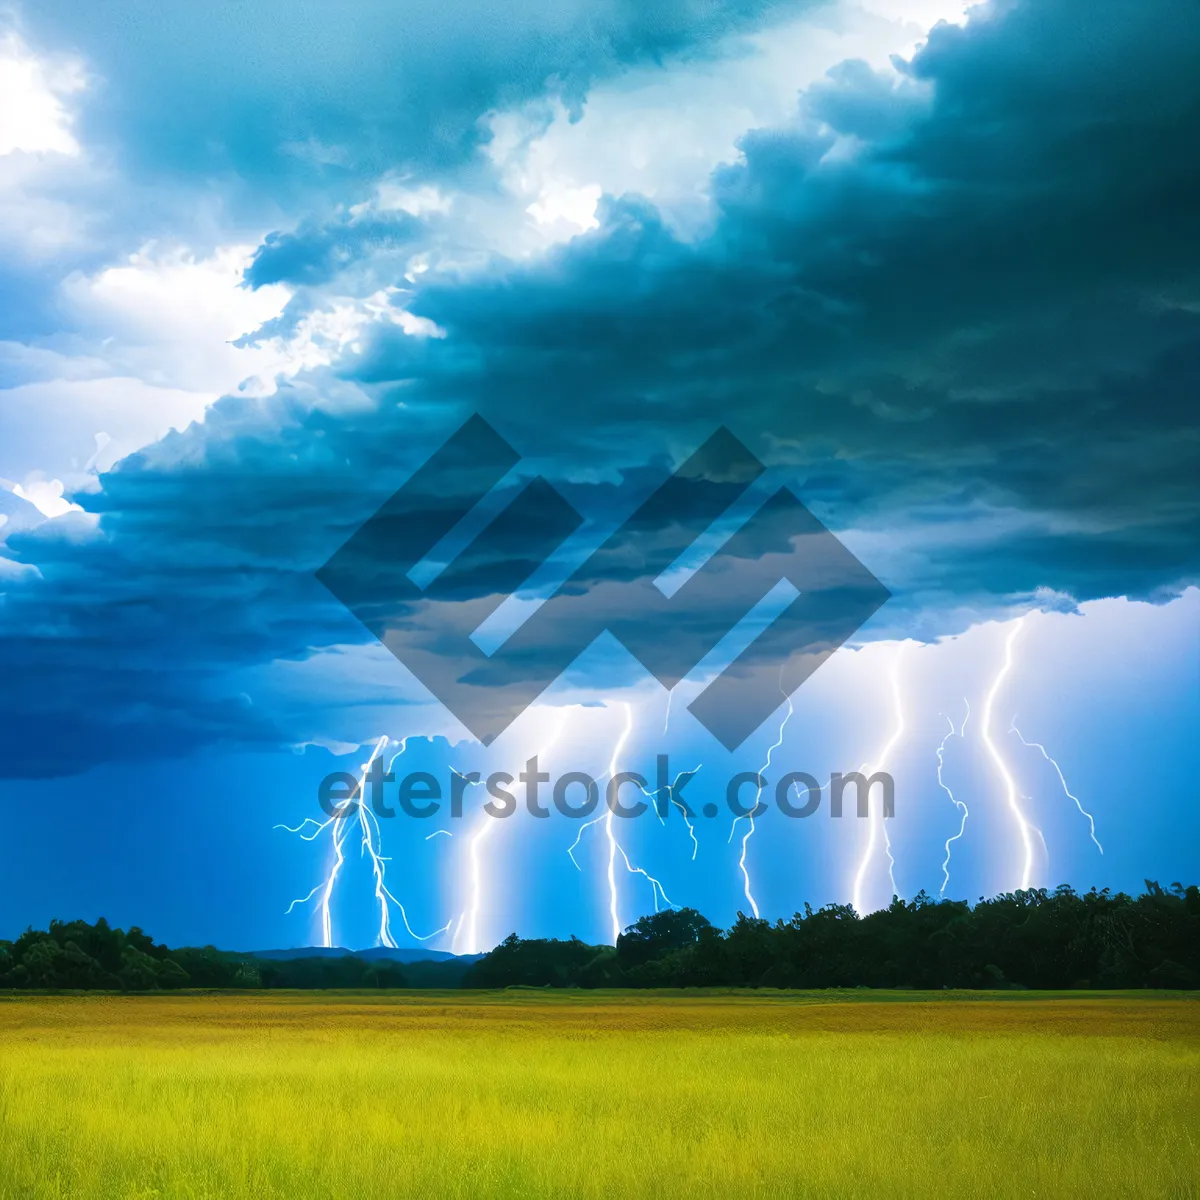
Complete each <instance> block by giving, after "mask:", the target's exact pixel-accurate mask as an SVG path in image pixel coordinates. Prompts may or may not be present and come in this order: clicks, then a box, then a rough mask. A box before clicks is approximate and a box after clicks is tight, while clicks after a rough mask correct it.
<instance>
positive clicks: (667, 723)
mask: <svg viewBox="0 0 1200 1200" xmlns="http://www.w3.org/2000/svg"><path fill="white" fill-rule="evenodd" d="M674 695H675V689H674V688H672V689H671V690H670V691H669V692H667V712H666V716H665V717H664V718H663V737H664V738H665V737H666V736H667V734H668V732H669V731H670V729H671V700H672V697H673V696H674ZM703 766H704V764H703V763H697V764H696V766H695V767H694V768H693V769H692V770H690V771H680V772H679V773H678V774H677V775H676V776H675V778H674V779H672V780H671V782H670V784H669V785H668V787H667V799H668V800H669V801H670V803H672V804H673V805H675V807H676V808H677V809H679V815H680V816H681V817H682V818H683V823H684V825H685V826H686V827H687V831H688V837H689V838H691V840H692V862H695V861H696V855H697V854H698V853H699V852H700V843H699V841H698V840H697V839H696V827H695V825H693V824H692V822H691V821H690V820H689V819H688V810H687V805H686V804H684V803H683V801H682V800H679V799H678V798H677V797H676V795H675V788H676V785H677V784H678V783H679V781H680V780H681V779H682V778H683V777H684V776H685V775H695V774H697V773H698V772H699V770H700V768H701V767H703ZM642 794H643V795H644V796H647V797H649V798H650V799H652V800H653V799H656V798H657V791H655V792H654V793H653V794H652V793H650V792H647V791H646V789H645V788H642ZM654 813H655V815H656V816H657V817H658V823H659V824H660V825H665V824H666V823H667V817H666V814H665V813H663V812H661V811H659V806H658V805H657V804H656V805H655V806H654ZM572 857H574V856H572Z"/></svg>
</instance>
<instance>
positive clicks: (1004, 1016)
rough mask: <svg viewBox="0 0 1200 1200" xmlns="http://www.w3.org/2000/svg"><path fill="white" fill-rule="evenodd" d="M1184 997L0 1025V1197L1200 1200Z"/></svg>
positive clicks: (301, 1003) (662, 1003)
mask: <svg viewBox="0 0 1200 1200" xmlns="http://www.w3.org/2000/svg"><path fill="white" fill-rule="evenodd" d="M1198 1127H1200V1001H1197V999H1196V998H1194V997H1190V998H1189V997H1182V996H1180V995H1179V994H1178V993H1176V994H1174V995H1167V994H1148V993H1138V994H1130V993H1123V994H1114V995H1109V996H1103V995H1091V994H1084V995H1081V994H1080V993H1069V994H1064V995H1061V996H1051V995H1047V994H1045V993H1040V994H1039V993H1007V994H1000V995H997V994H996V993H986V994H984V993H969V992H953V993H938V994H931V993H890V994H889V993H879V992H861V991H860V992H851V993H839V992H819V993H771V992H766V991H761V992H749V993H733V992H731V993H697V992H681V993H662V992H659V993H646V992H621V993H597V992H587V991H573V992H567V993H553V994H551V993H545V992H542V991H521V990H510V991H506V992H501V993H461V992H460V993H444V994H431V993H428V992H390V993H389V992H372V993H366V992H359V993H300V992H293V993H279V992H271V993H241V994H236V995H230V994H213V993H201V994H154V995H97V994H94V993H93V994H81V995H59V996H31V995H24V996H3V997H0V1195H3V1196H6V1197H8V1196H22V1197H24V1196H29V1197H50V1196H54V1197H58V1196H72V1197H101V1196H103V1197H139V1198H148V1197H160V1196H161V1197H256V1198H257V1197H268V1196H278V1197H287V1198H289V1200H295V1198H298V1197H306V1196H353V1197H375V1196H378V1197H396V1196H464V1197H486V1196H557V1195H574V1196H609V1195H620V1194H624V1195H631V1196H638V1195H654V1196H713V1197H730V1196H739V1197H740V1196H781V1195H804V1196H814V1197H835V1196H836V1197H843V1196H874V1195H888V1196H893V1197H895V1196H901V1197H903V1196H942V1195H946V1196H956V1197H969V1196H988V1197H992V1196H998V1197H1006V1196H1013V1197H1016V1196H1022V1197H1024V1196H1045V1197H1056V1196H1090V1197H1095V1196H1135V1197H1136V1196H1147V1197H1149V1196H1154V1197H1164V1196H1178V1197H1190V1196H1196V1195H1197V1194H1200V1128H1198Z"/></svg>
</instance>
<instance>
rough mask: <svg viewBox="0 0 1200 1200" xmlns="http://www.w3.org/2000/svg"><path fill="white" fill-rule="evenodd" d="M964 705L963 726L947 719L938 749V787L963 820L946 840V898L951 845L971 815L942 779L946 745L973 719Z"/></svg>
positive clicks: (965, 700) (944, 880)
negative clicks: (954, 832)
mask: <svg viewBox="0 0 1200 1200" xmlns="http://www.w3.org/2000/svg"><path fill="white" fill-rule="evenodd" d="M963 703H964V704H965V705H966V706H967V712H966V716H964V717H963V719H962V724H961V725H960V726H959V727H958V730H957V731H955V728H954V722H953V721H951V720H950V718H949V717H947V718H946V724H947V725H948V726H949V729H947V730H946V736H945V737H944V738H942V742H941V745H940V746H938V748H937V762H938V765H937V781H938V786H939V787H940V788H941V789H942V791H943V792H945V793H946V795H947V796H949V797H950V803H951V804H953V805H954V806H955V808H957V809H958V811H959V813H960V814H961V815H962V820H961V821H960V822H959V825H958V832H957V833H956V834H954V835H953V836H952V837H948V838H947V839H946V858H945V860H944V861H943V862H942V886H941V887H940V888H939V889H938V895H939V896H944V895H945V894H946V888H948V887H949V886H950V844H951V842H957V841H958V839H959V838H960V837H962V835H963V834H964V833H965V832H966V828H967V818H968V817H969V816H970V815H971V814H970V812H968V811H967V806H966V804H964V803H963V801H961V800H959V799H958V798H957V797H956V796H955V795H954V793H953V792H952V791H951V790H950V789H949V788H948V787H947V786H946V781H945V780H944V779H943V778H942V767H943V765H944V764H943V762H942V755H943V754H945V752H946V743H947V742H948V741H949V740H950V739H951V738H952V737H956V738H961V737H962V736H963V734H964V733H965V732H966V728H967V722H968V721H969V720H970V719H971V702H970V701H969V700H968V699H967V698H966V697H965V696H964V697H963Z"/></svg>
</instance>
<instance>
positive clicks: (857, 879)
mask: <svg viewBox="0 0 1200 1200" xmlns="http://www.w3.org/2000/svg"><path fill="white" fill-rule="evenodd" d="M906 644H907V643H905V642H901V643H900V645H899V646H897V647H896V654H895V657H894V658H893V659H892V667H891V671H890V672H889V675H890V679H891V688H892V712H893V714H894V718H895V725H894V726H893V728H892V733H891V736H890V737H889V738H888V740H887V743H886V744H885V745H884V747H883V749H882V750H880V752H879V754H878V756H877V758H876V761H875V762H874V763H873V764H872V765H871V766H870V767H869V768H868V766H867V764H865V763H864V764H863V766H862V768H861V770H862V772H863V773H864V774H866V775H868V776H870V775H873V774H875V772H876V771H881V770H883V768H884V767H885V766H887V762H888V759H889V758H890V757H891V756H892V753H893V751H894V750H895V749H896V746H897V745H898V744H899V742H900V739H901V738H902V737H903V736H904V729H905V719H904V701H903V699H902V697H901V694H900V660H901V657H902V656H903V654H904V647H905V645H906ZM869 804H870V798H869V797H868V805H869ZM867 817H868V821H869V823H870V825H869V832H868V836H867V845H866V849H865V850H864V851H863V856H862V858H861V859H860V860H859V863H858V871H857V872H856V873H855V876H854V893H853V901H852V903H853V904H854V911H855V912H857V913H858V915H859V916H862V915H863V914H864V911H865V910H864V907H863V903H864V902H863V885H864V883H865V882H866V878H867V870H868V868H869V867H870V865H871V860H872V859H873V858H874V857H875V846H876V843H877V842H878V840H879V834H880V833H881V832H882V834H883V848H884V853H885V854H886V855H887V860H888V882H889V883H890V884H891V887H892V895H893V896H895V895H897V894H898V893H897V890H896V875H895V869H896V860H895V859H894V858H893V857H892V839H891V837H890V836H889V834H888V831H887V824H886V822H885V821H884V817H883V806H882V803H881V804H879V805H876V806H874V807H869V808H868V811H867Z"/></svg>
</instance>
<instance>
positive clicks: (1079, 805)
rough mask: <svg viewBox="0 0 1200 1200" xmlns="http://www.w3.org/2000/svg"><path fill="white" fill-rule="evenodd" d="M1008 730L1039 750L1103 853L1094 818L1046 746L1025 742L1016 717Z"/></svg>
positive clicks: (1026, 744)
mask: <svg viewBox="0 0 1200 1200" xmlns="http://www.w3.org/2000/svg"><path fill="white" fill-rule="evenodd" d="M1009 732H1011V733H1015V734H1016V735H1017V737H1019V738H1020V739H1021V744H1022V745H1023V746H1029V747H1030V748H1031V749H1033V750H1039V751H1041V755H1042V757H1043V758H1044V759H1045V760H1046V761H1047V762H1048V763H1049V764H1050V765H1051V766H1052V767H1053V768H1054V770H1055V772H1056V773H1057V774H1058V782H1059V783H1060V784H1062V790H1063V792H1065V793H1066V796H1067V799H1068V800H1074V801H1075V807H1076V808H1077V809H1079V811H1080V812H1081V813H1082V814H1083V816H1084V817H1086V818H1087V823H1088V831H1089V834H1090V836H1091V839H1092V842H1093V844H1094V845H1095V847H1096V849H1097V850H1099V851H1100V853H1101V854H1103V853H1104V847H1103V846H1102V845H1100V840H1099V838H1097V837H1096V821H1095V818H1094V817H1093V816H1092V814H1091V813H1090V812H1088V810H1087V809H1086V808H1084V807H1083V804H1082V803H1081V802H1080V799H1079V797H1078V796H1076V795H1074V794H1073V793H1072V791H1071V789H1070V788H1069V787H1067V780H1066V777H1065V776H1064V775H1063V773H1062V768H1061V767H1060V766H1059V765H1058V763H1057V762H1056V761H1055V760H1054V759H1053V758H1051V757H1050V755H1049V754H1048V753H1047V751H1046V747H1045V746H1043V745H1042V743H1041V742H1027V741H1026V740H1025V735H1024V734H1023V733H1022V732H1021V731H1020V730H1019V729H1018V728H1017V718H1016V717H1013V720H1012V724H1011V725H1010V726H1009ZM1039 832H1040V831H1039ZM1043 841H1044V839H1043Z"/></svg>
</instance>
